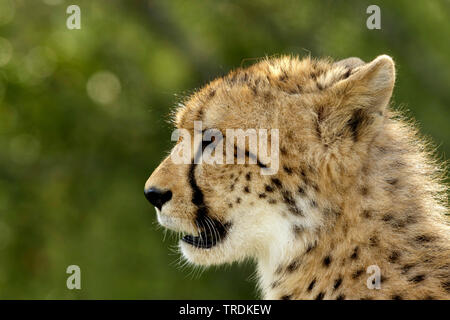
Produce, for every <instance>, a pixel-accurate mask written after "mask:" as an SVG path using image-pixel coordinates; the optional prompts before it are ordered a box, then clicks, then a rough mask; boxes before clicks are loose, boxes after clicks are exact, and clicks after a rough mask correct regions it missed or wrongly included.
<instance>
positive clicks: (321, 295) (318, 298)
mask: <svg viewBox="0 0 450 320" xmlns="http://www.w3.org/2000/svg"><path fill="white" fill-rule="evenodd" d="M324 296H325V293H323V292H320V293H319V294H318V295H317V296H316V297H315V300H323V297H324Z"/></svg>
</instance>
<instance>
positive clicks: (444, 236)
mask: <svg viewBox="0 0 450 320" xmlns="http://www.w3.org/2000/svg"><path fill="white" fill-rule="evenodd" d="M391 125H392V126H394V128H389V126H387V128H386V133H385V134H384V135H381V136H380V137H379V138H378V139H376V140H375V141H374V142H373V146H372V147H371V151H370V153H369V156H368V157H367V158H366V160H365V161H362V162H361V163H359V164H355V165H354V166H353V168H354V171H353V172H351V173H348V172H347V173H346V175H343V176H341V177H340V179H341V181H342V184H341V186H343V185H345V187H342V189H341V190H345V191H344V192H336V190H338V189H339V186H338V187H336V188H335V189H334V190H327V185H332V183H329V182H328V183H322V184H321V182H323V181H320V180H318V181H317V183H318V186H319V189H320V193H310V194H309V195H308V197H307V201H309V202H311V200H314V201H315V202H316V203H317V204H318V206H317V211H318V212H319V213H320V214H319V215H320V216H321V217H322V221H324V223H323V224H319V225H316V228H311V227H310V228H308V226H307V225H306V227H305V225H303V227H305V228H304V230H303V232H302V233H301V234H300V235H295V233H293V232H292V231H291V230H292V222H289V223H288V222H286V226H285V232H284V233H279V234H278V235H277V236H276V239H273V240H272V243H273V245H272V246H271V247H270V250H269V253H268V255H267V256H265V257H262V258H261V259H259V260H258V274H259V276H260V288H261V290H262V292H263V296H264V298H266V299H398V298H400V299H402V298H404V299H428V298H436V299H437V298H447V299H448V298H449V297H450V296H449V294H450V289H449V288H450V268H449V265H450V241H449V240H450V237H449V232H448V222H447V221H446V219H445V216H444V213H445V212H446V208H445V207H444V206H442V205H440V203H439V201H438V199H436V195H437V194H439V190H440V188H442V186H441V185H440V184H439V183H437V182H436V180H435V178H434V171H433V170H434V169H433V168H432V167H431V166H430V165H429V164H428V162H427V160H426V156H424V155H423V153H422V151H421V150H418V148H413V147H411V144H410V143H409V142H408V141H405V139H404V138H403V137H405V136H406V137H408V136H410V134H409V133H408V132H402V128H400V127H399V126H398V125H397V124H396V123H395V122H392V123H391ZM350 179H351V180H350ZM310 181H314V179H313V178H311V179H310ZM323 184H324V185H325V186H323ZM296 203H297V204H298V203H305V198H304V197H298V198H297V199H296ZM332 208H333V209H332ZM336 208H339V209H336ZM313 213H314V212H305V214H306V215H308V214H313ZM285 214H286V215H289V212H287V211H286V213H285ZM313 215H314V216H317V212H315V214H313ZM438 252H439V254H437V253H438ZM368 279H370V281H368ZM378 287H379V288H378Z"/></svg>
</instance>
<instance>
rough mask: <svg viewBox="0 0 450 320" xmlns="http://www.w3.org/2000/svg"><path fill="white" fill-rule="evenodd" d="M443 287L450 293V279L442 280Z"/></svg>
mask: <svg viewBox="0 0 450 320" xmlns="http://www.w3.org/2000/svg"><path fill="white" fill-rule="evenodd" d="M442 287H443V288H444V290H445V291H447V292H448V293H450V280H448V281H445V282H442Z"/></svg>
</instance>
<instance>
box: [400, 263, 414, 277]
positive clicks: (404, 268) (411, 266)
mask: <svg viewBox="0 0 450 320" xmlns="http://www.w3.org/2000/svg"><path fill="white" fill-rule="evenodd" d="M414 266H415V265H414V264H412V263H408V264H405V265H404V266H403V267H402V274H406V273H408V271H409V270H410V269H411V268H413V267H414Z"/></svg>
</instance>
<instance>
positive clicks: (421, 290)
mask: <svg viewBox="0 0 450 320" xmlns="http://www.w3.org/2000/svg"><path fill="white" fill-rule="evenodd" d="M395 74H396V72H395V65H394V61H393V59H392V58H391V57H389V56H387V55H381V56H378V57H377V58H375V59H374V60H373V61H371V62H367V63H366V62H364V61H362V60H361V59H359V58H348V59H344V60H340V61H333V60H332V59H330V58H327V59H314V58H311V57H304V58H299V57H296V56H280V57H275V58H265V59H262V60H260V61H258V62H257V63H255V64H253V65H251V66H249V67H246V68H240V69H237V70H234V71H232V72H230V73H229V74H228V75H226V76H223V77H221V78H218V79H216V80H214V81H212V82H211V83H209V84H207V85H206V86H204V87H203V88H202V89H200V90H198V91H197V92H196V93H194V94H193V95H191V96H190V97H188V98H187V99H186V100H185V102H184V103H182V104H180V106H179V107H178V108H177V110H176V111H175V112H174V124H175V126H176V127H177V128H184V129H185V130H188V131H189V132H190V133H192V134H194V132H193V131H194V122H195V121H202V124H203V128H204V129H207V128H215V129H217V130H219V131H220V132H222V133H224V138H223V140H224V141H223V142H224V143H225V144H227V143H231V142H230V141H229V140H230V139H228V140H227V137H226V135H225V130H226V129H227V128H235V129H237V128H242V129H249V128H266V129H273V128H276V129H278V130H279V131H278V132H279V150H278V151H279V152H278V156H279V170H278V171H277V172H276V173H275V174H271V175H264V174H261V167H264V166H265V165H266V164H265V163H262V162H260V161H258V162H257V163H256V164H254V163H252V164H250V162H249V161H247V162H246V163H244V164H215V163H213V164H207V163H195V162H194V161H193V162H192V163H183V164H175V163H174V161H173V160H172V159H171V156H170V155H169V156H167V158H165V159H164V160H163V161H162V163H161V164H160V165H159V166H158V168H157V169H156V170H155V171H154V172H153V173H152V174H151V176H150V178H149V179H148V180H147V182H146V184H145V188H144V193H145V196H146V198H147V199H148V200H149V201H150V202H151V204H153V205H154V206H155V208H156V212H157V219H158V222H159V223H160V224H161V225H162V226H164V227H166V228H168V229H170V230H173V231H176V232H180V233H182V234H184V236H183V237H182V238H181V239H180V242H179V248H180V251H181V253H182V256H183V257H184V258H185V259H186V260H187V261H188V262H190V263H192V264H196V265H202V266H209V265H218V264H226V263H232V262H236V261H237V262H239V261H243V260H245V259H251V260H254V261H255V262H256V268H257V278H258V289H259V290H260V292H261V297H262V298H264V299H292V300H293V299H318V300H321V299H338V300H340V299H342V300H343V299H347V300H354V299H449V298H450V241H449V240H450V228H449V221H448V218H447V214H448V206H447V187H446V185H445V183H444V182H443V176H444V169H443V166H442V165H440V164H439V163H438V162H437V161H436V160H434V158H433V154H432V152H431V151H430V150H429V148H428V144H427V143H426V141H425V140H424V139H423V138H422V137H421V136H420V135H419V133H418V130H417V129H416V128H415V125H414V124H413V123H411V121H410V120H408V119H406V117H405V116H404V115H403V114H402V113H400V112H399V111H395V110H392V108H391V107H390V105H391V103H390V100H391V95H392V92H393V88H394V83H395ZM180 140H181V139H180ZM211 140H212V139H211ZM179 143H181V142H180V141H178V142H177V144H179ZM210 143H212V142H211V141H209V142H208V141H200V143H198V144H195V143H192V150H193V151H194V153H195V152H201V151H202V150H204V148H205V145H206V146H207V145H209V144H210ZM177 144H176V145H177ZM246 146H247V145H246ZM245 155H246V156H248V157H250V155H249V153H248V152H246V153H245ZM370 268H376V269H377V270H378V271H379V274H378V278H376V279H378V280H376V279H375V278H374V279H375V280H373V283H376V281H378V286H377V287H374V286H373V285H372V286H371V285H370V284H371V283H372V282H371V281H372V280H370V281H369V278H370V277H371V276H372V274H371V273H370V272H369V271H370V270H371V269H370ZM373 283H372V284H373Z"/></svg>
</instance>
